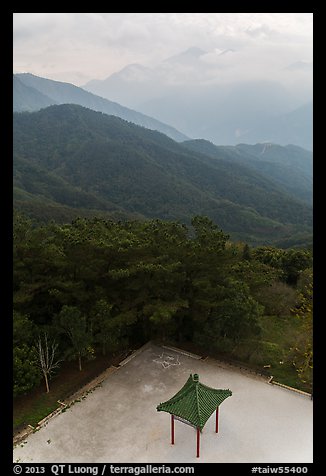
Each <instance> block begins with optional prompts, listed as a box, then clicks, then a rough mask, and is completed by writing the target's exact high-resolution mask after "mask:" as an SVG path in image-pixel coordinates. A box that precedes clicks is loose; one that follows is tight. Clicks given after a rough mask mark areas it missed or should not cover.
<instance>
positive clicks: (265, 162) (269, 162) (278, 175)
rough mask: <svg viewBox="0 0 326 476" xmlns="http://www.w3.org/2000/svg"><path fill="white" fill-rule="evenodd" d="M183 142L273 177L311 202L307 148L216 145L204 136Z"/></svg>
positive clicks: (195, 148)
mask: <svg viewBox="0 0 326 476" xmlns="http://www.w3.org/2000/svg"><path fill="white" fill-rule="evenodd" d="M183 145H184V146H185V147H187V148H188V149H190V150H193V151H196V152H199V153H202V154H205V155H207V156H209V157H211V158H213V159H221V158H224V159H226V160H228V161H230V162H233V163H236V164H242V165H245V166H246V167H250V168H251V169H252V170H255V171H256V172H258V173H260V174H261V175H263V176H264V177H266V178H267V179H270V180H273V182H274V183H275V184H277V185H278V186H280V187H282V188H283V189H284V190H286V192H287V193H289V194H290V195H292V196H293V197H294V198H296V199H299V200H302V201H304V202H305V203H307V204H309V205H312V200H313V155H312V152H310V151H307V150H305V149H302V148H301V147H298V146H294V145H287V146H280V145H277V144H271V143H265V144H256V145H249V144H238V145H237V146H216V145H214V144H213V143H212V142H209V141H206V140H203V139H197V140H190V141H185V142H183Z"/></svg>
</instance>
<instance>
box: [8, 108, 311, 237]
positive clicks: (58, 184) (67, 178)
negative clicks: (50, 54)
mask: <svg viewBox="0 0 326 476" xmlns="http://www.w3.org/2000/svg"><path fill="white" fill-rule="evenodd" d="M290 152H291V151H288V153H290ZM237 153H238V154H240V152H237ZM14 200H15V204H16V205H17V207H19V208H20V209H22V210H25V212H28V213H29V214H30V215H31V216H34V217H38V218H39V219H42V220H44V221H45V220H47V219H48V218H51V217H52V218H55V219H57V220H60V221H63V220H65V221H66V222H67V220H69V219H71V218H74V217H76V216H77V215H78V214H80V215H83V216H88V217H89V216H94V215H95V214H96V215H98V216H99V215H102V216H104V217H105V218H108V217H110V218H114V219H121V218H131V217H134V218H136V217H138V218H139V217H143V218H144V217H146V218H159V219H164V220H181V221H182V222H183V223H187V224H189V223H190V220H191V217H193V216H195V215H207V216H208V217H209V218H210V219H211V220H213V221H214V222H215V223H218V224H219V226H221V227H222V228H223V230H225V231H227V232H228V233H230V234H232V236H233V237H237V238H238V237H242V238H243V239H245V240H246V241H249V240H250V241H251V242H252V243H254V244H255V243H260V244H262V243H272V242H273V240H274V241H275V240H282V239H287V238H288V237H289V235H294V234H300V233H301V236H303V235H304V234H306V236H308V235H309V233H311V226H312V210H311V207H310V206H309V205H306V204H304V203H303V202H301V201H300V200H297V199H295V198H294V197H292V196H290V195H288V194H287V192H286V191H285V190H284V189H280V188H279V187H278V186H277V185H275V183H273V182H272V181H271V180H268V179H267V178H266V177H264V176H263V175H261V174H259V173H258V172H257V171H254V170H252V169H251V168H250V167H247V166H246V165H243V164H236V166H235V164H234V163H232V161H230V160H229V156H228V154H227V153H226V151H224V149H221V151H220V155H219V157H218V159H217V158H216V159H215V160H212V159H211V158H210V157H209V156H208V155H205V153H202V152H198V151H194V150H189V149H188V148H186V147H185V146H184V145H182V144H179V143H177V142H174V141H173V140H171V139H169V138H168V137H166V136H164V135H163V134H161V133H158V132H156V131H152V130H148V129H145V128H144V127H139V126H136V125H134V124H132V123H128V122H126V121H123V120H122V119H119V118H117V117H113V116H107V115H106V114H101V113H98V112H94V111H91V110H89V109H85V108H83V107H80V106H77V105H72V104H65V105H60V106H51V107H49V108H46V109H43V110H41V111H38V112H35V113H15V114H14Z"/></svg>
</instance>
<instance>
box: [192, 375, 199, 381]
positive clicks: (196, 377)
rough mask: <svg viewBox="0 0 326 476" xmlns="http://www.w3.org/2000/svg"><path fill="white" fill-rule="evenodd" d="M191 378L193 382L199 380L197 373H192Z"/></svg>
mask: <svg viewBox="0 0 326 476" xmlns="http://www.w3.org/2000/svg"><path fill="white" fill-rule="evenodd" d="M192 380H193V381H194V382H199V375H198V374H194V375H193V376H192Z"/></svg>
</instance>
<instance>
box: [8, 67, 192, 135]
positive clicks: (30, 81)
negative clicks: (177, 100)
mask: <svg viewBox="0 0 326 476" xmlns="http://www.w3.org/2000/svg"><path fill="white" fill-rule="evenodd" d="M13 77H14V89H13V96H14V112H18V111H22V110H23V109H22V107H23V106H24V104H26V102H28V99H30V98H28V92H30V91H31V90H33V91H35V90H36V91H38V92H39V93H40V97H41V96H42V97H44V98H49V102H50V103H49V104H45V105H43V107H47V106H50V105H53V104H78V105H80V106H84V107H88V108H90V109H93V110H94V111H100V112H104V113H106V114H112V115H114V116H118V117H121V118H122V119H125V120H127V121H131V122H133V123H135V124H138V125H141V126H144V127H147V128H149V129H153V130H159V131H160V132H163V133H164V134H166V135H168V136H169V137H171V138H173V139H174V140H177V141H184V140H186V139H188V138H189V137H187V136H186V135H185V134H182V133H181V132H179V131H178V130H176V129H175V128H173V127H171V126H169V125H168V124H164V123H163V122H161V121H159V120H157V119H154V118H151V117H150V116H147V115H146V114H143V113H141V112H137V111H134V110H132V109H130V108H127V107H124V106H121V105H120V104H118V103H117V102H114V101H110V100H108V99H105V98H101V97H100V96H96V95H95V94H93V93H91V92H88V91H86V90H84V89H82V88H79V87H78V86H75V85H73V84H71V83H66V82H61V81H55V80H52V79H47V78H42V77H40V76H35V75H32V74H30V73H18V74H15V75H14V76H13ZM15 79H18V80H19V82H20V83H23V84H24V86H26V88H25V89H24V91H23V93H24V97H23V98H22V97H21V96H22V92H20V95H19V91H17V82H16V81H15ZM29 88H31V89H29ZM34 94H35V93H34ZM19 98H20V104H18V99H19ZM39 109H40V107H39V106H38V103H37V104H36V105H35V107H33V105H31V104H30V105H29V107H28V109H27V110H29V111H35V110H39ZM25 110H26V109H25Z"/></svg>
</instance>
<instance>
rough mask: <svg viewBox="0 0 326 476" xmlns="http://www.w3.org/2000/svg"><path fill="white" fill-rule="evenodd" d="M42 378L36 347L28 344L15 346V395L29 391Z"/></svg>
mask: <svg viewBox="0 0 326 476" xmlns="http://www.w3.org/2000/svg"><path fill="white" fill-rule="evenodd" d="M40 380H41V374H40V371H39V368H38V356H37V352H36V349H34V348H33V347H32V348H31V347H29V346H28V345H26V344H21V345H20V346H19V347H18V346H17V345H16V346H14V351H13V383H14V389H13V393H14V397H16V396H17V395H21V394H26V393H28V392H29V391H30V390H31V389H32V388H33V387H34V386H35V385H37V384H38V383H39V382H40Z"/></svg>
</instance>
